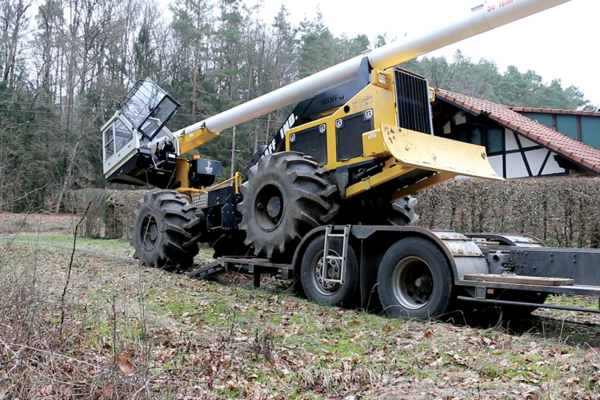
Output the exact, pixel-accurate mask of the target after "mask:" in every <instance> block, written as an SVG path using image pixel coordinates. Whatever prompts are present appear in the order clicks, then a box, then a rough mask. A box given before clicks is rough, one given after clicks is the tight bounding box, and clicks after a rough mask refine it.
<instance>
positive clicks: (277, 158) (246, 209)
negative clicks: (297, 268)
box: [238, 152, 339, 258]
mask: <svg viewBox="0 0 600 400" xmlns="http://www.w3.org/2000/svg"><path fill="white" fill-rule="evenodd" d="M328 175H329V171H327V170H326V169H325V168H322V167H320V166H319V165H318V163H317V162H316V161H315V160H314V159H313V158H311V157H308V156H305V155H303V154H301V153H295V152H281V153H275V154H271V155H268V156H265V157H263V158H261V159H260V161H259V162H258V164H256V165H255V166H253V167H252V168H250V170H249V171H248V181H247V182H246V183H244V184H243V185H242V187H241V192H242V196H243V198H244V200H243V201H242V202H241V203H240V204H239V205H238V210H239V211H240V213H241V214H242V223H241V224H240V229H241V230H243V231H244V233H245V235H246V239H245V242H244V243H245V244H246V245H247V246H252V247H253V248H254V253H255V255H263V256H266V257H267V258H273V257H277V256H281V255H284V254H286V253H288V252H289V251H290V250H293V249H294V248H295V245H296V244H297V243H298V242H299V241H300V239H301V238H302V237H303V236H304V235H305V234H306V233H307V232H309V231H310V230H311V229H313V228H316V227H318V226H321V225H323V224H326V223H327V222H329V221H331V220H332V218H333V217H334V216H335V215H336V214H337V212H338V209H339V206H338V205H337V204H336V203H335V201H334V198H333V197H334V195H335V193H336V192H337V188H336V187H335V186H334V185H332V184H331V183H330V182H329V181H328V180H327V176H328Z"/></svg>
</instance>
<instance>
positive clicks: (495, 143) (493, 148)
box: [485, 129, 504, 154]
mask: <svg viewBox="0 0 600 400" xmlns="http://www.w3.org/2000/svg"><path fill="white" fill-rule="evenodd" d="M486 133H487V135H486V136H487V141H486V146H485V149H486V151H487V153H488V154H494V153H502V151H503V150H504V132H503V131H502V129H488V130H487V132H486Z"/></svg>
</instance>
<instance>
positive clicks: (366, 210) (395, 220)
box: [336, 192, 419, 226]
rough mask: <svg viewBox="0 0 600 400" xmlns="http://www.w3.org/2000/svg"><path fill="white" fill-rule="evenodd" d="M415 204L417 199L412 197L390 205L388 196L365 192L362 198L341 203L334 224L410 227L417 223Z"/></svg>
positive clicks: (417, 216)
mask: <svg viewBox="0 0 600 400" xmlns="http://www.w3.org/2000/svg"><path fill="white" fill-rule="evenodd" d="M416 204H417V199H416V198H414V197H405V198H403V199H400V200H397V201H395V202H393V203H390V201H389V195H387V196H378V195H376V194H371V193H368V192H367V193H365V195H364V197H363V198H357V199H350V200H348V201H345V202H344V203H342V206H341V211H340V213H339V214H338V216H337V217H336V223H337V224H339V225H346V224H353V225H356V224H362V225H392V226H411V225H414V224H416V223H417V221H419V215H418V214H416V213H415V206H416Z"/></svg>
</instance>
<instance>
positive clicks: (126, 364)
mask: <svg viewBox="0 0 600 400" xmlns="http://www.w3.org/2000/svg"><path fill="white" fill-rule="evenodd" d="M130 355H131V353H130V352H128V351H125V352H123V353H121V355H120V356H119V360H118V365H119V371H121V372H122V373H123V374H124V375H127V376H130V375H133V374H134V373H135V365H133V363H132V362H131V360H130V359H129V356H130Z"/></svg>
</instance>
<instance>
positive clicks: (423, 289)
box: [377, 237, 453, 320]
mask: <svg viewBox="0 0 600 400" xmlns="http://www.w3.org/2000/svg"><path fill="white" fill-rule="evenodd" d="M377 282H378V291H379V298H380V300H381V305H382V306H383V309H384V311H385V312H386V313H387V314H388V315H391V316H396V317H403V318H417V319H423V320H427V319H430V318H436V317H439V316H441V315H442V314H443V313H444V312H446V310H447V309H448V306H449V304H450V300H451V299H452V289H453V282H452V270H451V269H450V264H449V263H448V260H447V259H446V257H445V256H444V254H443V253H442V252H441V251H440V249H439V248H438V247H437V246H436V245H434V244H433V243H432V242H430V241H429V240H426V239H423V238H415V237H411V238H406V239H401V240H399V241H398V242H396V243H395V244H393V245H392V246H391V247H390V248H389V249H388V250H387V251H386V253H385V254H384V256H383V259H382V260H381V264H380V266H379V272H378V274H377Z"/></svg>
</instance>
